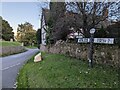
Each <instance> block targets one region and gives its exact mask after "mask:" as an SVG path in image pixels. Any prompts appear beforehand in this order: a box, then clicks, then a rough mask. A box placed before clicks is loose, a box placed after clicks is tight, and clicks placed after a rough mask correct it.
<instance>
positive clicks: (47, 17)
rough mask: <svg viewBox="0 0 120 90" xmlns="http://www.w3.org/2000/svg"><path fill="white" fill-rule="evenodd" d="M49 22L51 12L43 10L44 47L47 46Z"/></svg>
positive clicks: (42, 30)
mask: <svg viewBox="0 0 120 90" xmlns="http://www.w3.org/2000/svg"><path fill="white" fill-rule="evenodd" d="M48 20H49V10H48V9H42V15H41V34H42V35H41V36H42V45H46V30H47V28H48V25H47V23H48Z"/></svg>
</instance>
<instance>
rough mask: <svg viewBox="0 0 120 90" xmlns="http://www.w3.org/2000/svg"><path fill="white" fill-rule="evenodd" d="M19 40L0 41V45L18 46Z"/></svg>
mask: <svg viewBox="0 0 120 90" xmlns="http://www.w3.org/2000/svg"><path fill="white" fill-rule="evenodd" d="M20 45H21V44H20V43H19V42H9V41H0V47H4V46H20Z"/></svg>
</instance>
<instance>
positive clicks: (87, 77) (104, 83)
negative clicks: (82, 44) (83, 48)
mask: <svg viewBox="0 0 120 90" xmlns="http://www.w3.org/2000/svg"><path fill="white" fill-rule="evenodd" d="M42 56H43V61H41V62H39V63H34V62H33V58H34V57H32V58H31V59H30V60H29V61H28V62H27V63H26V65H24V66H23V68H22V69H21V70H20V73H19V75H18V78H17V82H18V84H17V86H18V87H17V88H117V87H118V82H119V81H118V71H117V69H113V68H111V67H108V66H100V65H94V68H89V67H88V63H87V62H85V61H82V60H77V59H74V58H70V57H67V56H64V55H59V54H48V53H42Z"/></svg>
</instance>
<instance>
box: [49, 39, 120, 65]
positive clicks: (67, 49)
mask: <svg viewBox="0 0 120 90" xmlns="http://www.w3.org/2000/svg"><path fill="white" fill-rule="evenodd" d="M47 49H48V50H47V51H48V52H50V53H57V54H59V53H60V54H64V55H68V56H71V57H75V58H78V59H82V60H88V51H89V44H77V43H76V44H75V43H66V42H64V41H58V42H57V43H56V44H55V45H53V46H47ZM119 52H120V48H119V47H118V46H117V45H105V44H103V45H102V44H94V55H93V58H94V63H97V64H104V65H110V66H113V67H118V66H120V63H119V60H120V58H119V56H118V54H119Z"/></svg>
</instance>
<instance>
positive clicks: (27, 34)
mask: <svg viewBox="0 0 120 90" xmlns="http://www.w3.org/2000/svg"><path fill="white" fill-rule="evenodd" d="M16 39H17V41H19V42H23V43H24V44H25V45H32V43H36V40H37V39H36V30H34V29H33V25H32V24H30V23H29V22H25V23H24V24H19V25H18V28H17V36H16Z"/></svg>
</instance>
